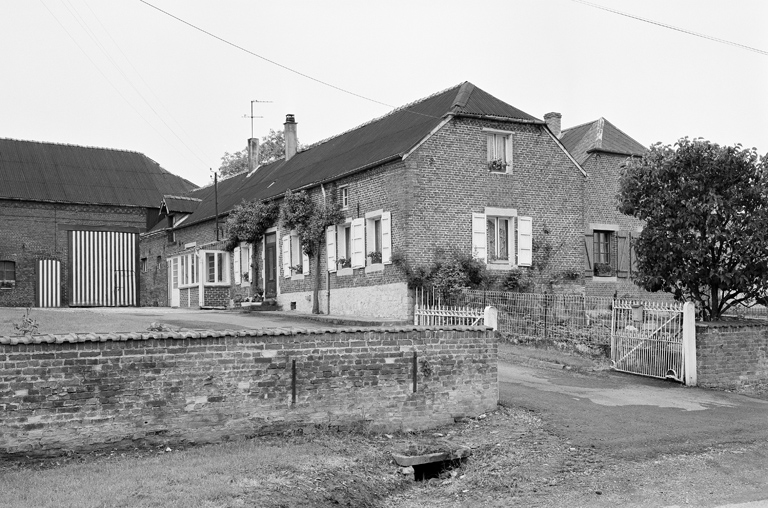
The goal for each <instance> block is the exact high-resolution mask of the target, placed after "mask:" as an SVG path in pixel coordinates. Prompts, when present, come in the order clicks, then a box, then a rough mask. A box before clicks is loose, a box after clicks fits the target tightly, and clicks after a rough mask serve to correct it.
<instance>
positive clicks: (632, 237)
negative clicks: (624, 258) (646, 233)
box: [629, 233, 640, 274]
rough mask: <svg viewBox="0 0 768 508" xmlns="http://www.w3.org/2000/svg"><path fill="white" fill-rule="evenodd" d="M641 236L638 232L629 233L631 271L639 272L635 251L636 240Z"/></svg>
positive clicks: (631, 272)
mask: <svg viewBox="0 0 768 508" xmlns="http://www.w3.org/2000/svg"><path fill="white" fill-rule="evenodd" d="M638 236H640V235H639V234H638V233H635V234H632V233H629V273H630V274H633V273H637V252H636V251H635V242H637V237H638Z"/></svg>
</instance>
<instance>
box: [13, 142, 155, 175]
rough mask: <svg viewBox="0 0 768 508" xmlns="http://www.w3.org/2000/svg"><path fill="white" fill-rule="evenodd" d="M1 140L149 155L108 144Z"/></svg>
mask: <svg viewBox="0 0 768 508" xmlns="http://www.w3.org/2000/svg"><path fill="white" fill-rule="evenodd" d="M0 141H20V142H22V143H38V144H41V145H57V146H70V147H72V148H90V149H93V150H109V151H110V152H125V153H135V154H138V155H141V156H143V157H147V155H146V154H143V153H141V152H137V151H136V150H127V149H125V148H107V147H106V146H90V145H76V144H74V143H58V142H56V141H35V140H32V139H18V138H0ZM147 159H149V160H151V161H152V162H154V163H155V164H157V165H158V166H159V165H160V164H158V163H157V162H156V161H154V160H152V159H151V158H149V157H147ZM161 167H162V166H161ZM166 171H167V170H166Z"/></svg>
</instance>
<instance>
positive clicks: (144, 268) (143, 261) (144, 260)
mask: <svg viewBox="0 0 768 508" xmlns="http://www.w3.org/2000/svg"><path fill="white" fill-rule="evenodd" d="M141 271H142V272H144V273H146V271H147V258H141Z"/></svg>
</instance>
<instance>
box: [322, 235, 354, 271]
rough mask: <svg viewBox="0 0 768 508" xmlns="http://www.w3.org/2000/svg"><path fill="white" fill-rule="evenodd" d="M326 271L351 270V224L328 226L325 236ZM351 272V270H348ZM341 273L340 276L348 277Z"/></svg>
mask: <svg viewBox="0 0 768 508" xmlns="http://www.w3.org/2000/svg"><path fill="white" fill-rule="evenodd" d="M325 246H326V251H327V255H328V256H327V261H328V271H330V272H335V271H337V270H343V269H351V268H352V223H351V222H345V223H344V224H339V225H338V226H328V228H327V230H326V236H325ZM350 272H351V270H350ZM350 274H351V273H346V272H345V273H343V274H340V275H350Z"/></svg>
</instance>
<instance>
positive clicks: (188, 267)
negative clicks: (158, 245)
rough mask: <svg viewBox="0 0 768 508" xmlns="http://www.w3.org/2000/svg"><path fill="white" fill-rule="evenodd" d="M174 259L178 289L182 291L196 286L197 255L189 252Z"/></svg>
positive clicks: (197, 281)
mask: <svg viewBox="0 0 768 508" xmlns="http://www.w3.org/2000/svg"><path fill="white" fill-rule="evenodd" d="M175 258H176V259H177V263H178V270H179V276H178V277H179V282H178V287H179V288H182V289H183V288H190V287H194V286H197V285H198V283H199V280H198V274H199V273H200V272H199V266H198V262H197V254H196V253H194V252H189V253H186V254H181V255H179V256H176V257H175Z"/></svg>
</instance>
